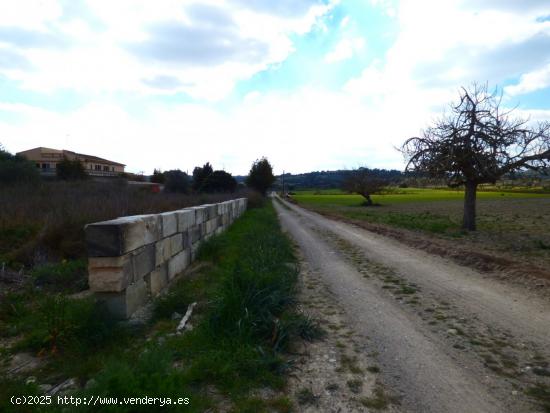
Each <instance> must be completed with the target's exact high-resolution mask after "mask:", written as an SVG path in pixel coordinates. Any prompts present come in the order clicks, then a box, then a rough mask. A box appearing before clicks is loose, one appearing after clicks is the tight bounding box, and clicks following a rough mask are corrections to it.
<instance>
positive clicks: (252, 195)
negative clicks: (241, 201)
mask: <svg viewBox="0 0 550 413" xmlns="http://www.w3.org/2000/svg"><path fill="white" fill-rule="evenodd" d="M245 195H246V198H247V199H248V202H247V208H248V209H254V208H262V207H263V206H264V205H265V198H264V197H263V196H262V194H260V193H259V192H256V191H254V190H248V191H246V192H245Z"/></svg>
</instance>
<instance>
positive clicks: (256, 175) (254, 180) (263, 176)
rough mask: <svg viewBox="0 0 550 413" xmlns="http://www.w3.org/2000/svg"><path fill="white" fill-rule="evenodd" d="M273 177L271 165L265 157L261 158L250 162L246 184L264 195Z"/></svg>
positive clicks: (273, 179) (272, 181) (271, 183)
mask: <svg viewBox="0 0 550 413" xmlns="http://www.w3.org/2000/svg"><path fill="white" fill-rule="evenodd" d="M275 179H276V178H275V176H274V175H273V167H272V166H271V164H270V163H269V161H268V160H267V158H261V159H259V160H257V161H256V162H254V163H253V164H252V168H250V172H249V173H248V176H247V177H246V185H247V186H249V187H250V188H253V189H255V190H256V191H258V192H259V193H260V194H262V195H264V196H265V194H266V192H267V190H268V189H269V188H270V187H271V185H273V183H274V182H275Z"/></svg>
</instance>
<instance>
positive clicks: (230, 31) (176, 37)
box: [127, 5, 269, 66]
mask: <svg viewBox="0 0 550 413" xmlns="http://www.w3.org/2000/svg"><path fill="white" fill-rule="evenodd" d="M188 12H189V15H190V17H191V20H192V22H191V24H186V23H183V22H176V21H169V22H164V23H157V24H155V25H152V26H150V27H149V30H148V34H149V39H148V40H146V41H144V42H142V43H137V44H131V45H128V46H127V48H128V50H129V51H130V52H132V53H134V54H135V55H137V56H139V57H142V58H145V59H149V60H156V61H162V62H167V63H174V64H184V65H195V66H207V65H217V64H221V63H224V62H228V61H240V62H246V63H250V62H256V61H259V60H261V59H262V58H264V57H265V56H266V55H267V53H268V49H269V48H268V45H267V44H265V43H262V42H260V41H257V40H254V39H247V38H243V37H241V36H240V34H239V32H238V30H237V27H236V26H235V24H234V23H233V21H232V19H231V17H230V16H229V15H228V14H226V13H224V12H223V10H221V9H218V8H215V7H211V6H204V5H195V6H193V7H191V8H190V9H189V10H188Z"/></svg>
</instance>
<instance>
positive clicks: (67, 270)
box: [31, 260, 88, 292]
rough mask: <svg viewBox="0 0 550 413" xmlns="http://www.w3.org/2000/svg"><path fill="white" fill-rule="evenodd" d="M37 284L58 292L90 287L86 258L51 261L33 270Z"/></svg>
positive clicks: (32, 273) (32, 274) (75, 290)
mask: <svg viewBox="0 0 550 413" xmlns="http://www.w3.org/2000/svg"><path fill="white" fill-rule="evenodd" d="M31 276H32V277H33V278H34V282H35V285H37V286H40V287H45V288H47V289H49V290H51V291H56V292H62V291H64V292H77V291H82V290H85V289H86V288H88V278H87V271H86V261H85V260H74V261H66V260H63V261H62V262H60V263H55V264H54V263H50V264H44V265H41V266H38V267H35V268H34V269H33V270H32V271H31Z"/></svg>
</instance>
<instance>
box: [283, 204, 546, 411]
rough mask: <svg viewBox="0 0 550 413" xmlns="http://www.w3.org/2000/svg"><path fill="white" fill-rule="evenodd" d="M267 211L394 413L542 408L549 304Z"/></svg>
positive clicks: (338, 226)
mask: <svg viewBox="0 0 550 413" xmlns="http://www.w3.org/2000/svg"><path fill="white" fill-rule="evenodd" d="M275 206H276V208H277V211H278V213H279V216H280V219H281V222H282V225H283V227H284V228H285V229H286V230H287V231H288V232H289V233H290V235H291V236H292V237H293V238H294V239H295V241H296V242H297V244H298V245H299V246H300V248H301V249H302V252H303V255H304V256H305V260H306V261H307V264H308V266H309V267H310V268H311V269H312V270H313V271H315V273H316V274H317V275H318V277H319V279H320V280H321V281H322V282H323V283H324V284H326V286H327V287H328V289H329V290H330V291H331V293H332V294H333V297H334V300H336V301H337V302H338V303H339V305H340V306H342V307H343V308H344V310H345V314H346V318H347V321H348V322H349V325H350V326H351V327H352V328H353V329H354V331H355V332H356V333H358V334H359V335H360V336H361V337H363V340H364V343H363V344H364V348H365V352H366V351H368V352H369V355H372V354H373V353H374V354H376V357H377V361H378V364H379V366H380V368H381V372H380V376H381V379H382V382H383V383H384V385H385V386H386V387H387V388H388V389H389V390H390V391H391V392H393V394H394V395H396V396H397V399H398V403H397V404H398V405H397V406H396V408H397V409H398V410H401V411H410V412H468V413H471V412H531V411H544V409H545V406H546V408H548V406H549V405H550V401H549V400H548V396H549V394H550V378H549V375H550V371H549V370H548V362H547V360H550V350H549V347H550V338H549V337H550V304H549V303H548V302H545V301H543V300H542V299H539V298H538V297H536V296H529V295H527V294H528V293H526V292H523V291H518V290H515V289H513V288H512V287H510V286H506V285H503V284H500V283H498V282H497V281H495V280H493V279H491V278H489V277H487V276H484V275H482V274H480V273H477V272H475V271H473V270H470V269H467V268H464V267H460V266H458V265H456V264H453V263H451V262H449V261H446V260H445V259H442V258H440V257H435V256H432V255H429V254H426V253H423V252H421V251H419V250H415V249H412V248H410V247H407V246H405V245H403V244H400V243H399V242H397V241H395V240H391V239H388V238H385V237H383V236H380V235H376V234H373V233H370V232H368V231H365V230H363V229H360V228H357V227H354V226H351V225H349V224H346V223H342V222H338V221H334V220H330V219H327V218H325V217H322V216H320V215H318V214H315V213H313V212H310V211H307V210H304V209H302V208H300V207H297V206H295V205H292V204H289V203H286V202H284V203H283V201H280V200H276V202H275ZM373 350H374V351H373ZM365 357H366V354H365Z"/></svg>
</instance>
